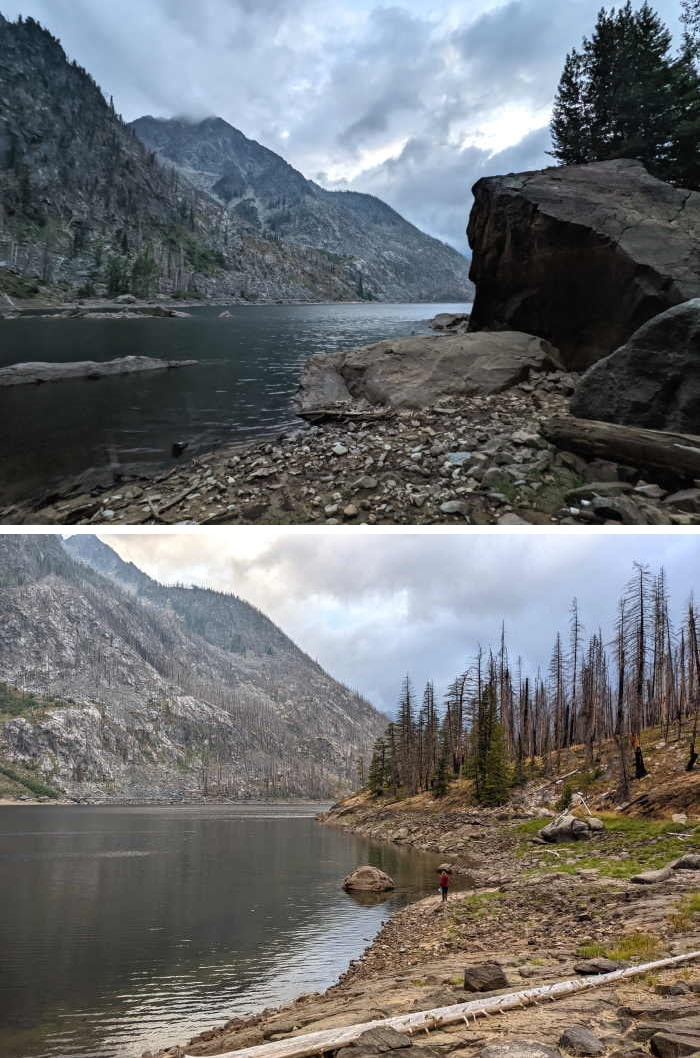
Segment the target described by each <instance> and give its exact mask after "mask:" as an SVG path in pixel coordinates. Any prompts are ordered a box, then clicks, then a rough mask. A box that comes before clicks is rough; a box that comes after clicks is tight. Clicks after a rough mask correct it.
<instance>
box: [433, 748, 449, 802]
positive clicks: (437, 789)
mask: <svg viewBox="0 0 700 1058" xmlns="http://www.w3.org/2000/svg"><path fill="white" fill-rule="evenodd" d="M449 757H450V749H449V746H448V744H447V739H446V738H444V737H443V738H441V739H440V751H439V754H438V762H437V766H436V768H435V771H434V773H433V780H432V788H433V797H438V798H439V797H444V796H445V794H446V793H447V789H448V767H449V763H448V762H449Z"/></svg>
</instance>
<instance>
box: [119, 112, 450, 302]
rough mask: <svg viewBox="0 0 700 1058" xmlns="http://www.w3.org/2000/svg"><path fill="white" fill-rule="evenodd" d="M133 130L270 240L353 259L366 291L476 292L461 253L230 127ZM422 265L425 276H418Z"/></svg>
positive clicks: (139, 126) (183, 124)
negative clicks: (331, 187)
mask: <svg viewBox="0 0 700 1058" xmlns="http://www.w3.org/2000/svg"><path fill="white" fill-rule="evenodd" d="M129 127H130V128H131V129H133V130H134V132H135V133H136V135H137V136H138V137H139V139H140V140H141V141H142V142H143V143H144V145H145V146H146V147H147V148H149V150H152V151H154V152H155V154H156V156H157V157H158V158H159V159H161V160H162V161H164V162H165V163H169V164H171V165H174V166H175V167H176V168H177V169H178V171H179V172H181V173H182V174H183V175H184V176H186V177H187V179H188V180H189V181H190V182H191V183H193V184H194V185H195V186H197V187H198V188H199V189H200V190H202V191H205V192H207V193H209V194H211V195H213V196H215V197H216V198H217V199H218V200H219V201H221V202H222V203H223V204H224V205H225V206H226V208H227V210H228V212H229V213H233V214H235V215H236V216H237V217H238V218H239V219H240V220H241V221H242V222H243V223H245V224H248V225H249V226H250V227H251V229H253V230H255V231H256V232H257V233H258V234H260V235H261V236H262V237H263V238H266V239H270V240H274V239H276V238H279V239H281V240H282V241H283V242H291V243H294V244H296V245H302V246H308V247H309V248H314V249H318V250H324V251H327V252H329V253H333V254H339V253H348V252H349V253H350V254H351V255H352V256H353V257H354V258H355V259H356V261H357V264H358V268H359V271H360V274H361V276H362V277H363V281H362V285H363V290H364V292H366V291H368V290H369V291H370V292H371V291H372V290H373V289H383V290H391V291H393V290H396V292H397V293H400V292H401V289H405V290H406V291H407V292H408V293H412V294H414V295H417V293H418V287H419V286H420V289H421V290H422V291H423V293H424V295H425V296H426V298H427V300H434V301H454V300H457V301H459V300H462V299H464V298H465V297H466V295H467V291H468V290H469V289H470V285H469V283H468V281H467V282H465V281H464V280H465V279H466V267H467V266H466V263H465V261H466V259H465V258H464V257H462V256H461V255H460V254H459V253H458V252H457V251H456V250H455V249H454V248H453V247H451V246H448V245H447V244H446V243H443V242H440V240H438V239H435V238H433V237H432V236H430V235H427V234H426V233H424V232H422V231H420V230H419V229H418V228H416V226H415V225H413V224H411V223H410V222H409V221H407V220H405V218H404V217H402V216H401V214H399V213H398V211H397V210H395V209H394V208H393V207H392V206H389V205H388V204H387V203H386V202H384V201H383V200H382V199H380V198H377V196H375V195H368V194H365V193H363V192H360V191H350V190H348V191H328V190H326V189H325V188H322V187H321V186H320V185H319V184H316V183H315V182H314V181H312V180H308V179H307V178H306V177H305V176H304V175H303V174H302V173H300V172H299V170H298V169H295V168H294V166H292V165H290V163H289V162H288V161H287V160H286V159H285V158H283V157H282V156H281V155H279V154H277V153H276V152H275V151H272V150H271V149H270V148H268V147H265V146H264V145H262V144H260V143H258V141H257V140H253V139H250V138H249V137H247V136H245V134H244V133H242V132H241V131H240V129H237V128H236V127H235V126H233V125H231V124H230V123H229V122H227V121H226V120H225V119H224V118H221V117H219V116H211V117H208V118H204V119H203V120H201V121H197V120H195V119H188V118H184V117H180V118H157V117H153V116H152V115H146V116H144V117H141V118H137V119H136V120H135V121H132V122H130V124H129ZM423 259H425V260H426V267H425V269H424V273H421V274H420V276H418V275H413V274H412V273H415V272H416V268H417V263H418V262H421V261H422V260H423ZM428 277H430V279H429V278H428ZM428 282H430V284H431V285H430V287H426V284H427V283H428ZM401 284H402V285H401Z"/></svg>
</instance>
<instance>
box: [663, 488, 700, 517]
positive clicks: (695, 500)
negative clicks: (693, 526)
mask: <svg viewBox="0 0 700 1058" xmlns="http://www.w3.org/2000/svg"><path fill="white" fill-rule="evenodd" d="M664 504H666V505H667V506H668V507H676V508H678V510H679V511H685V512H686V513H688V514H700V489H681V490H680V492H674V493H672V494H671V495H670V496H667V497H666V499H665V500H664Z"/></svg>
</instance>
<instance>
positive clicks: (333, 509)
mask: <svg viewBox="0 0 700 1058" xmlns="http://www.w3.org/2000/svg"><path fill="white" fill-rule="evenodd" d="M323 513H324V514H327V515H328V517H329V518H332V517H333V515H334V514H337V513H338V504H337V503H329V504H328V506H327V507H324V508H323Z"/></svg>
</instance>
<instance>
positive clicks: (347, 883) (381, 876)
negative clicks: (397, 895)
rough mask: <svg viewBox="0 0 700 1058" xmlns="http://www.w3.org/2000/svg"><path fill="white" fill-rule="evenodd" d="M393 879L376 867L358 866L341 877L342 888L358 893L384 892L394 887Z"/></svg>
mask: <svg viewBox="0 0 700 1058" xmlns="http://www.w3.org/2000/svg"><path fill="white" fill-rule="evenodd" d="M395 888H396V886H395V885H394V882H393V880H392V879H391V878H390V877H389V875H388V874H385V873H384V871H380V870H379V868H378V867H369V866H367V867H358V868H357V870H354V871H351V873H350V874H348V875H347V877H346V878H344V879H343V889H345V890H347V891H348V892H358V893H386V892H388V891H389V890H390V889H395Z"/></svg>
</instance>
